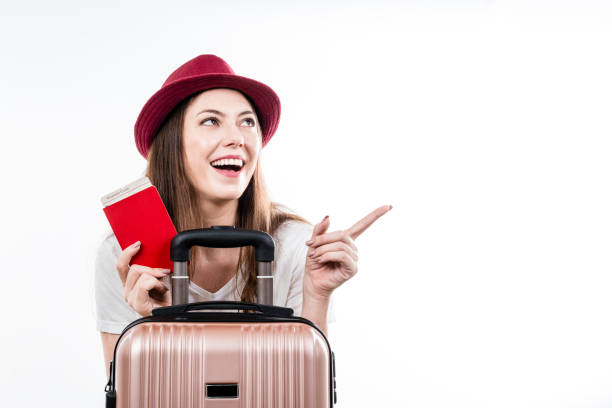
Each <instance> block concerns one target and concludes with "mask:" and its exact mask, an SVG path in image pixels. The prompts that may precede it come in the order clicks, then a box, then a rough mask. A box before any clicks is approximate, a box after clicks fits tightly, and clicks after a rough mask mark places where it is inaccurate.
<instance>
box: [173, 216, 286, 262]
mask: <svg viewBox="0 0 612 408" xmlns="http://www.w3.org/2000/svg"><path fill="white" fill-rule="evenodd" d="M193 246H203V247H209V248H237V247H243V246H253V247H255V260H256V261H257V262H272V261H273V260H274V240H273V239H272V237H271V236H270V235H269V234H267V233H265V232H263V231H256V230H248V229H241V228H234V227H232V226H230V225H215V226H213V227H211V228H202V229H194V230H188V231H181V232H179V233H178V234H176V236H175V237H174V238H173V239H172V243H171V245H170V259H172V260H173V261H174V262H187V261H189V253H190V250H191V247H193Z"/></svg>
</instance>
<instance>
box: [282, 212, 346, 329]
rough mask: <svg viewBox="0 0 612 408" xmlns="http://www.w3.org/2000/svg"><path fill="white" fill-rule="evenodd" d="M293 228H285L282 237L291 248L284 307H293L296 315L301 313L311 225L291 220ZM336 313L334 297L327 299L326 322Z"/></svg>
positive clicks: (334, 319)
mask: <svg viewBox="0 0 612 408" xmlns="http://www.w3.org/2000/svg"><path fill="white" fill-rule="evenodd" d="M291 224H292V226H293V228H287V229H286V230H285V231H286V232H285V234H283V239H284V240H285V242H286V243H287V244H288V245H287V246H288V247H289V248H291V249H292V253H293V256H292V262H291V265H292V266H291V275H290V276H291V284H290V286H289V294H288V296H287V304H286V307H290V308H292V309H293V311H294V314H295V315H296V316H301V315H302V284H303V281H304V271H305V268H306V253H307V252H308V246H306V241H308V240H309V239H310V238H311V236H312V230H313V228H314V227H313V226H311V225H308V224H305V223H302V222H291ZM335 321H336V315H335V312H334V297H333V294H332V297H331V298H330V301H329V308H328V310H327V323H328V324H329V323H334V322H335Z"/></svg>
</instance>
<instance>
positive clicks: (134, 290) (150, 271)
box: [117, 241, 172, 316]
mask: <svg viewBox="0 0 612 408" xmlns="http://www.w3.org/2000/svg"><path fill="white" fill-rule="evenodd" d="M139 250H140V241H137V242H135V243H134V244H132V245H130V246H129V247H127V248H125V249H124V250H123V251H121V254H120V255H119V259H117V271H118V272H119V277H120V278H121V282H122V283H123V288H124V292H123V293H124V296H125V300H126V302H128V304H129V305H130V306H131V307H132V308H133V309H134V310H135V311H136V312H138V314H140V315H141V316H150V315H151V312H152V310H153V309H154V308H156V307H162V306H170V304H171V303H172V298H171V292H170V289H168V288H167V287H166V285H165V284H164V283H163V282H162V281H161V278H163V277H164V276H167V275H168V274H170V272H171V271H170V270H169V269H161V268H149V267H148V266H142V265H130V261H131V260H132V258H133V257H134V255H136V254H137V253H138V251H139Z"/></svg>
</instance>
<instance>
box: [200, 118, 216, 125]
mask: <svg viewBox="0 0 612 408" xmlns="http://www.w3.org/2000/svg"><path fill="white" fill-rule="evenodd" d="M209 120H213V121H215V122H216V123H219V121H218V120H217V118H206V119H204V120H203V121H201V122H200V125H203V124H204V123H206V122H208V121H209Z"/></svg>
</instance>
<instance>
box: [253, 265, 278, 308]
mask: <svg viewBox="0 0 612 408" xmlns="http://www.w3.org/2000/svg"><path fill="white" fill-rule="evenodd" d="M273 294H274V276H273V275H272V262H258V263H257V303H261V304H264V305H271V304H273V302H274V299H273Z"/></svg>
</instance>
